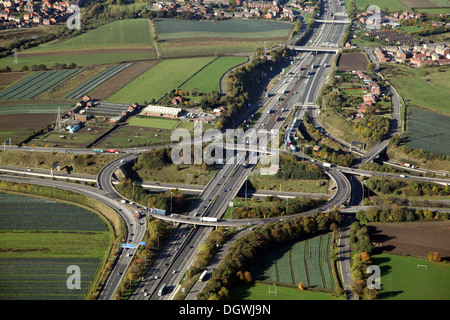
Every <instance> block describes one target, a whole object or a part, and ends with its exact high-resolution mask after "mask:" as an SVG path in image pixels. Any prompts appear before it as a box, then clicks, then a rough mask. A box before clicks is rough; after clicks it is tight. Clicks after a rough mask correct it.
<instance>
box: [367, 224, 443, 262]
mask: <svg viewBox="0 0 450 320" xmlns="http://www.w3.org/2000/svg"><path fill="white" fill-rule="evenodd" d="M369 230H370V239H371V240H372V243H373V244H374V247H375V248H376V249H381V250H383V251H391V252H394V253H399V254H407V255H411V256H416V257H427V256H428V253H430V252H431V251H437V252H439V253H440V255H441V257H442V259H444V260H447V261H448V260H450V221H424V222H399V223H394V222H391V223H371V224H370V228H369Z"/></svg>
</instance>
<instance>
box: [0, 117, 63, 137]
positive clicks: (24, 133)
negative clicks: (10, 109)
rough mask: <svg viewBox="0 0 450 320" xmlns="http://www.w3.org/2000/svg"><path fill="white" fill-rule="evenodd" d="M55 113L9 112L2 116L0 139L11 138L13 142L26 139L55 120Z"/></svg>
mask: <svg viewBox="0 0 450 320" xmlns="http://www.w3.org/2000/svg"><path fill="white" fill-rule="evenodd" d="M55 120H56V118H55V114H54V113H25V114H7V115H2V116H1V117H0V141H5V140H6V139H8V138H11V140H12V143H11V144H18V143H20V142H22V141H23V140H25V139H26V138H27V137H28V136H29V135H30V134H32V133H33V131H39V130H40V129H42V128H43V127H44V126H45V125H47V124H49V123H51V122H53V121H55Z"/></svg>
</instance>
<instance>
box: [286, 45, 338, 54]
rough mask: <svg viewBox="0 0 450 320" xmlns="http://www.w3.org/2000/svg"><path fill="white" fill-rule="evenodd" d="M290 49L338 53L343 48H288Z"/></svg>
mask: <svg viewBox="0 0 450 320" xmlns="http://www.w3.org/2000/svg"><path fill="white" fill-rule="evenodd" d="M288 48H289V49H291V50H296V51H314V52H333V53H338V52H339V50H341V48H336V47H307V46H288Z"/></svg>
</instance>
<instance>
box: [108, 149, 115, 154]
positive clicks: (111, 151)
mask: <svg viewBox="0 0 450 320" xmlns="http://www.w3.org/2000/svg"><path fill="white" fill-rule="evenodd" d="M108 153H117V150H116V149H108Z"/></svg>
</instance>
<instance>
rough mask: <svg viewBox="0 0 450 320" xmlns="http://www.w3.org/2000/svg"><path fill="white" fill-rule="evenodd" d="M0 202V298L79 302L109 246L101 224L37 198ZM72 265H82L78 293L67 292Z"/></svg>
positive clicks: (3, 196) (1, 197)
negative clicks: (68, 271)
mask: <svg viewBox="0 0 450 320" xmlns="http://www.w3.org/2000/svg"><path fill="white" fill-rule="evenodd" d="M0 204H1V205H0V216H1V223H0V230H1V233H0V238H1V241H0V243H1V245H0V246H1V252H0V270H1V274H2V276H1V277H0V287H1V289H0V299H12V300H15V299H33V300H39V299H53V300H60V299H64V300H66V299H77V300H79V299H82V298H83V296H84V295H85V294H86V292H87V290H88V288H89V286H90V284H91V282H92V281H93V280H94V278H95V277H96V275H97V274H98V270H99V268H102V266H103V263H104V262H103V260H104V258H105V257H106V256H105V253H106V251H107V250H106V251H105V248H108V247H109V245H110V237H109V232H108V227H107V226H106V225H105V223H104V222H103V221H102V220H101V219H99V218H98V217H97V216H96V215H95V214H94V213H92V212H90V211H87V210H86V209H82V208H79V207H76V206H73V205H69V204H64V203H58V202H55V201H51V200H45V199H41V198H32V197H28V196H22V195H16V194H7V193H0ZM18 213H20V214H18ZM71 265H77V266H78V267H80V271H81V289H78V290H69V289H68V288H67V279H68V276H69V274H68V273H67V268H68V267H69V266H71Z"/></svg>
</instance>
